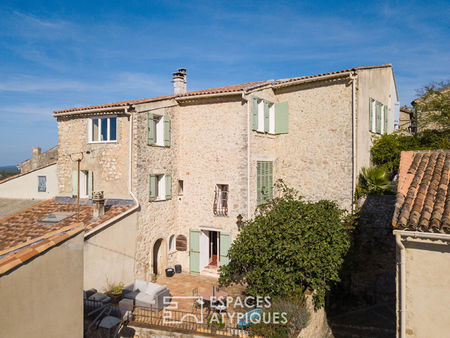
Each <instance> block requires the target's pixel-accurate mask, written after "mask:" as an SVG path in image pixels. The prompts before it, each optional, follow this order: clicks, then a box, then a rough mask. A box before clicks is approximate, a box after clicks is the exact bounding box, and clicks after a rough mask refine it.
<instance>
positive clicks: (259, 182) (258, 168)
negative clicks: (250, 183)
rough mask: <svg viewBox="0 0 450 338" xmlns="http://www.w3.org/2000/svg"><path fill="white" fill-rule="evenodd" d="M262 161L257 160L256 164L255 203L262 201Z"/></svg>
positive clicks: (258, 203)
mask: <svg viewBox="0 0 450 338" xmlns="http://www.w3.org/2000/svg"><path fill="white" fill-rule="evenodd" d="M262 171H263V162H259V161H258V162H257V164H256V205H260V204H261V203H262V202H263V193H262V186H263V183H262V180H263V172H262Z"/></svg>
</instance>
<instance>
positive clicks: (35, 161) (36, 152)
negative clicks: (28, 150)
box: [31, 147, 41, 170]
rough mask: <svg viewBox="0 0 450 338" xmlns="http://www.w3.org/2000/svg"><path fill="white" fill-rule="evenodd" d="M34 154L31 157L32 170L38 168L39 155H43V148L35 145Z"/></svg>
mask: <svg viewBox="0 0 450 338" xmlns="http://www.w3.org/2000/svg"><path fill="white" fill-rule="evenodd" d="M32 149H33V153H32V154H33V155H32V157H31V170H33V169H36V168H37V167H38V166H39V157H40V156H41V148H39V147H33V148H32Z"/></svg>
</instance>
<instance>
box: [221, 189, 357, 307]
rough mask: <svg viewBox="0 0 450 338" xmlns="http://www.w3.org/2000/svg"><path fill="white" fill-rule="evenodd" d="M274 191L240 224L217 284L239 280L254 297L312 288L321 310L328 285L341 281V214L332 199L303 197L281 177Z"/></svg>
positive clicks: (345, 244)
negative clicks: (271, 198)
mask: <svg viewBox="0 0 450 338" xmlns="http://www.w3.org/2000/svg"><path fill="white" fill-rule="evenodd" d="M276 191H278V192H279V194H278V195H279V197H275V198H274V199H273V200H272V201H270V202H268V203H267V204H264V205H262V206H261V207H260V208H259V209H258V212H257V215H256V216H255V218H254V219H252V220H249V221H247V222H245V225H244V227H243V229H242V230H241V232H240V233H239V236H238V237H237V238H236V240H235V241H234V242H233V244H232V246H231V248H230V250H229V253H228V255H229V258H230V262H229V264H228V265H226V266H222V267H221V270H220V279H219V282H220V283H222V284H224V285H229V284H231V283H244V284H246V286H247V288H246V293H247V294H248V295H251V296H254V297H256V296H271V297H272V298H279V297H288V298H290V297H292V296H294V295H296V294H302V293H303V292H304V291H305V289H306V288H311V289H312V290H314V303H315V307H316V308H320V307H322V306H323V305H324V299H325V294H326V292H327V291H328V290H329V289H330V286H331V284H332V283H335V282H337V281H339V280H340V279H339V271H340V269H341V267H342V264H343V262H344V256H345V254H346V252H347V250H348V249H349V246H350V240H349V227H347V226H346V225H345V224H346V220H347V218H346V216H345V212H344V210H342V209H340V208H339V207H338V206H337V204H336V203H335V202H331V201H326V200H322V201H319V202H316V203H313V202H307V201H304V200H303V199H302V197H299V196H298V194H297V193H296V192H295V191H294V190H293V189H290V188H288V187H287V186H286V185H285V184H284V183H283V182H282V181H279V182H278V183H277V184H276Z"/></svg>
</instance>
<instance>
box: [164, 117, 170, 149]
mask: <svg viewBox="0 0 450 338" xmlns="http://www.w3.org/2000/svg"><path fill="white" fill-rule="evenodd" d="M164 146H166V147H170V116H169V115H164Z"/></svg>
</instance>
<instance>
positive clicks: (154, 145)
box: [149, 144, 170, 148]
mask: <svg viewBox="0 0 450 338" xmlns="http://www.w3.org/2000/svg"><path fill="white" fill-rule="evenodd" d="M149 147H156V148H170V146H165V145H161V144H151V145H149Z"/></svg>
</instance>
